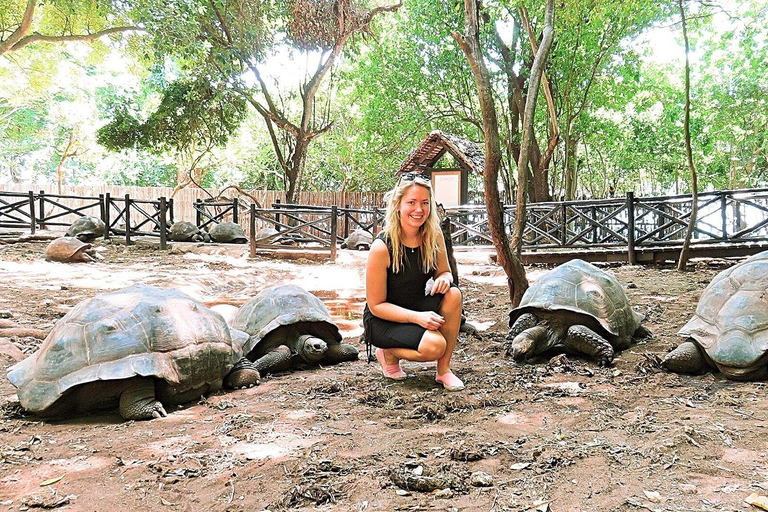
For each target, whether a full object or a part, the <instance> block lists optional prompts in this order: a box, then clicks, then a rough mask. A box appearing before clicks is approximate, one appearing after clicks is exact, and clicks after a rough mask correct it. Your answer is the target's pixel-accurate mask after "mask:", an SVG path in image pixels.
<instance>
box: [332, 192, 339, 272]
mask: <svg viewBox="0 0 768 512" xmlns="http://www.w3.org/2000/svg"><path fill="white" fill-rule="evenodd" d="M338 215H339V208H338V207H337V206H336V205H333V206H331V262H335V261H336V242H337V240H336V238H337V237H336V230H337V229H338V227H339V218H338Z"/></svg>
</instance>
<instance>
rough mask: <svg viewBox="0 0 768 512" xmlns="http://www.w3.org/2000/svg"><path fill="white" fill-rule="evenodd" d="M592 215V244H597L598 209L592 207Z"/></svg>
mask: <svg viewBox="0 0 768 512" xmlns="http://www.w3.org/2000/svg"><path fill="white" fill-rule="evenodd" d="M589 210H590V213H591V214H592V243H593V244H596V243H597V240H598V237H597V207H596V206H592V207H591V208H590V209H589Z"/></svg>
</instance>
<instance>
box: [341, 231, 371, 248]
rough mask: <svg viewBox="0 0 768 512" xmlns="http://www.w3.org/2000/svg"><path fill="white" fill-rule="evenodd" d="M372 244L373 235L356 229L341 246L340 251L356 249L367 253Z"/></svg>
mask: <svg viewBox="0 0 768 512" xmlns="http://www.w3.org/2000/svg"><path fill="white" fill-rule="evenodd" d="M372 243H373V235H372V234H370V233H369V232H368V231H366V230H364V229H356V230H354V231H353V232H351V233H350V234H349V236H348V237H347V238H346V240H344V242H343V243H342V244H341V248H342V249H356V250H358V251H368V250H370V249H371V244H372Z"/></svg>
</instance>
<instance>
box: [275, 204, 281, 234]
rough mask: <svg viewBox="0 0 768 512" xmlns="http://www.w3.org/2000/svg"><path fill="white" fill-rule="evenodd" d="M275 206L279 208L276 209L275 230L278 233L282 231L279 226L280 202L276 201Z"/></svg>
mask: <svg viewBox="0 0 768 512" xmlns="http://www.w3.org/2000/svg"><path fill="white" fill-rule="evenodd" d="M275 204H276V205H277V208H276V210H277V213H275V229H276V230H278V231H282V230H281V229H280V225H279V224H280V200H279V199H276V200H275Z"/></svg>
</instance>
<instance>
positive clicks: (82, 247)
mask: <svg viewBox="0 0 768 512" xmlns="http://www.w3.org/2000/svg"><path fill="white" fill-rule="evenodd" d="M96 259H97V255H96V249H94V248H93V246H92V245H91V244H89V243H86V242H82V241H80V240H78V239H77V238H75V237H73V236H62V237H59V238H56V239H55V240H52V241H51V243H49V244H48V246H47V247H46V248H45V261H58V262H61V263H79V262H83V263H90V262H92V261H96Z"/></svg>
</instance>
